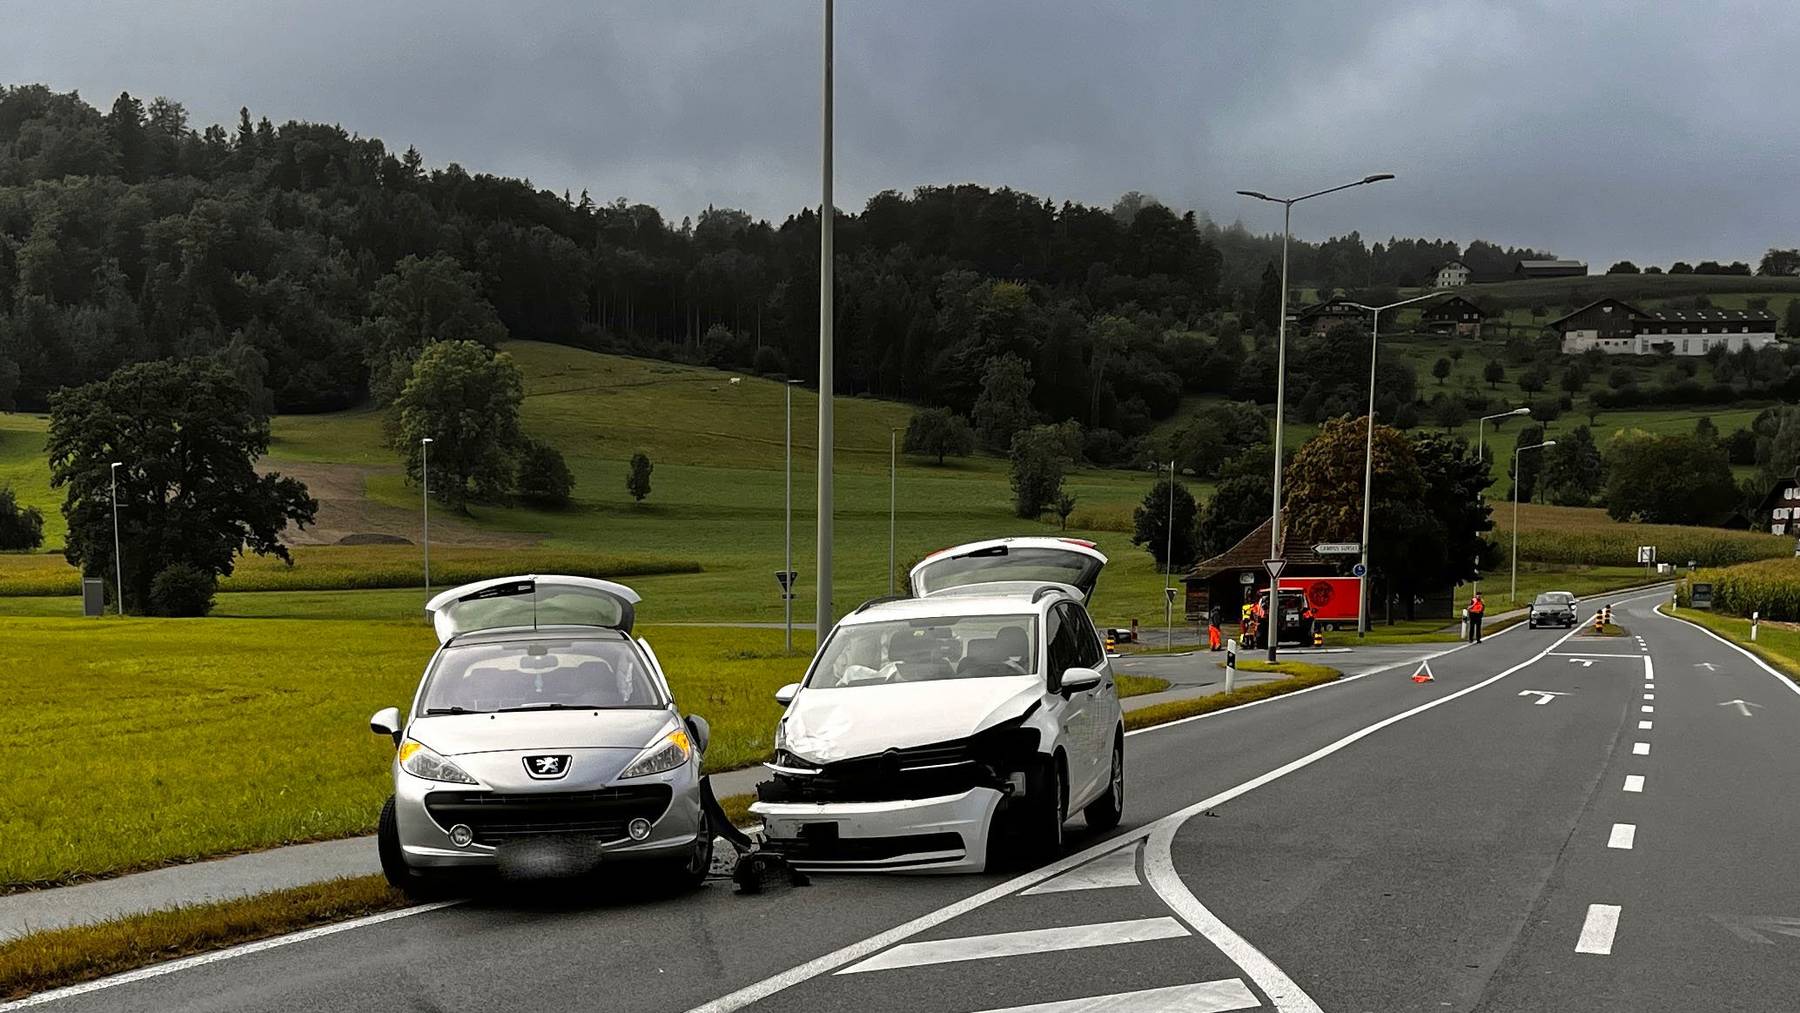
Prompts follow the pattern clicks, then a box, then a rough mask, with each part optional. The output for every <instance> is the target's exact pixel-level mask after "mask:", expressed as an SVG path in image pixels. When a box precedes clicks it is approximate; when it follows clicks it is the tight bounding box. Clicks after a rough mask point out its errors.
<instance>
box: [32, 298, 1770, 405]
mask: <svg viewBox="0 0 1800 1013" xmlns="http://www.w3.org/2000/svg"><path fill="white" fill-rule="evenodd" d="M1781 329H1782V331H1783V333H1785V334H1786V335H1787V336H1788V337H1790V338H1797V337H1800V296H1795V297H1793V298H1791V299H1789V300H1788V304H1787V309H1786V310H1784V311H1782V321H1781ZM1715 347H1717V346H1715ZM1708 351H1711V349H1708ZM0 365H4V364H3V363H0ZM3 392H4V378H3V377H0V393H3Z"/></svg>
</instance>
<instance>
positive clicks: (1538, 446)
mask: <svg viewBox="0 0 1800 1013" xmlns="http://www.w3.org/2000/svg"><path fill="white" fill-rule="evenodd" d="M1554 446H1556V441H1555V440H1545V441H1544V442H1542V443H1535V444H1532V445H1531V446H1529V447H1515V448H1514V449H1513V473H1512V480H1513V481H1512V499H1513V509H1512V529H1513V536H1512V591H1511V593H1509V594H1508V595H1507V596H1506V600H1507V604H1509V605H1516V604H1518V602H1519V455H1521V454H1523V453H1525V451H1527V450H1542V449H1544V448H1545V447H1554Z"/></svg>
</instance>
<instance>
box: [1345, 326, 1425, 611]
mask: <svg viewBox="0 0 1800 1013" xmlns="http://www.w3.org/2000/svg"><path fill="white" fill-rule="evenodd" d="M1442 294H1443V293H1442V292H1427V293H1425V294H1424V295H1417V296H1413V297H1412V298H1411V299H1402V300H1400V301H1399V302H1391V303H1388V304H1387V305H1386V306H1364V305H1363V304H1362V303H1351V304H1350V305H1352V306H1355V307H1356V308H1357V309H1359V310H1366V311H1368V312H1369V313H1372V314H1374V315H1375V320H1374V326H1372V327H1371V328H1370V329H1369V413H1368V415H1367V416H1365V417H1364V418H1365V421H1364V425H1363V511H1362V542H1361V543H1360V544H1361V548H1362V555H1361V558H1360V559H1359V560H1358V562H1359V563H1361V565H1362V576H1361V577H1358V578H1357V579H1356V596H1357V609H1356V610H1357V612H1358V616H1357V619H1356V635H1357V636H1358V637H1359V638H1360V637H1366V636H1368V635H1369V491H1370V490H1371V489H1372V488H1374V483H1375V342H1376V339H1378V338H1380V337H1381V311H1382V310H1391V309H1394V308H1396V307H1399V306H1405V305H1406V304H1408V303H1415V302H1424V301H1425V300H1426V299H1430V298H1432V297H1434V296H1439V295H1442Z"/></svg>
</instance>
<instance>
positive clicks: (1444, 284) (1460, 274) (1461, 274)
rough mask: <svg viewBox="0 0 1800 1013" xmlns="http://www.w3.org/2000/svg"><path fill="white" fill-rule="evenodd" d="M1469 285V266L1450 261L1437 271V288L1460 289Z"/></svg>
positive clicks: (1458, 261)
mask: <svg viewBox="0 0 1800 1013" xmlns="http://www.w3.org/2000/svg"><path fill="white" fill-rule="evenodd" d="M1468 283H1469V265H1467V264H1465V263H1463V262H1462V261H1460V260H1452V261H1450V262H1449V263H1447V264H1445V265H1444V266H1442V267H1440V268H1438V269H1437V287H1438V288H1460V287H1462V286H1464V285H1467V284H1468Z"/></svg>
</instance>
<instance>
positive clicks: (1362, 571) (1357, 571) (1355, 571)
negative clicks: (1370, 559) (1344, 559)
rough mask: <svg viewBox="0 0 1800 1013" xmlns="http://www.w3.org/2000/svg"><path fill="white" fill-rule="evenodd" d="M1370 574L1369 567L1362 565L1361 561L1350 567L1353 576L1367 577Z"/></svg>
mask: <svg viewBox="0 0 1800 1013" xmlns="http://www.w3.org/2000/svg"><path fill="white" fill-rule="evenodd" d="M1368 575H1369V568H1368V567H1366V566H1364V565H1362V564H1361V563H1358V564H1356V565H1355V566H1352V567H1351V568H1350V576H1352V577H1367V576H1368Z"/></svg>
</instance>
